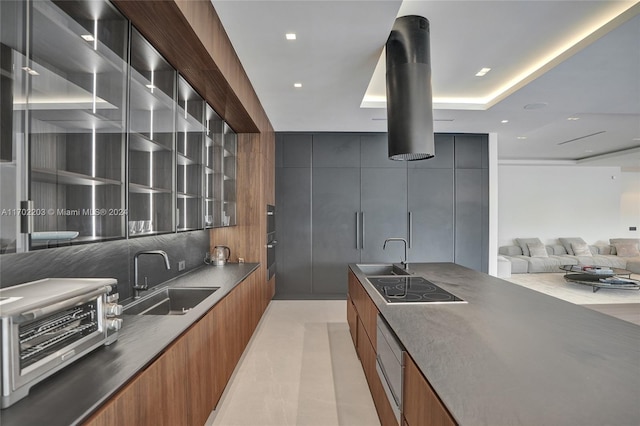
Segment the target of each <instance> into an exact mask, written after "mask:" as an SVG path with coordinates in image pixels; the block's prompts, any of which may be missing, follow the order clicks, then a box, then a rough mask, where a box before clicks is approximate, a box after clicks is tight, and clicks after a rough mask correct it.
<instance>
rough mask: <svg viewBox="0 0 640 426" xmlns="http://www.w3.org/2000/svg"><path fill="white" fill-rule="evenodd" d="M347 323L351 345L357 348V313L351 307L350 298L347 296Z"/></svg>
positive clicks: (354, 308) (353, 307)
mask: <svg viewBox="0 0 640 426" xmlns="http://www.w3.org/2000/svg"><path fill="white" fill-rule="evenodd" d="M347 323H348V324H349V332H350V333H351V340H353V345H354V346H356V347H357V346H358V313H357V312H356V307H355V306H353V301H352V300H351V297H350V296H349V295H347Z"/></svg>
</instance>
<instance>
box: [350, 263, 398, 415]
mask: <svg viewBox="0 0 640 426" xmlns="http://www.w3.org/2000/svg"><path fill="white" fill-rule="evenodd" d="M348 283H349V294H348V297H347V321H348V323H349V331H350V332H351V338H352V339H353V341H354V345H355V347H356V352H357V353H358V356H359V357H360V362H361V363H362V369H363V370H364V375H365V377H366V378H367V383H368V384H369V390H370V391H371V396H372V397H373V402H374V404H375V406H376V411H377V413H378V417H379V419H380V422H381V423H382V425H383V426H387V425H388V426H398V422H397V420H396V418H395V416H394V413H393V410H392V408H391V405H390V403H389V400H388V399H387V395H386V394H385V392H384V388H383V387H382V383H381V382H380V377H379V376H378V372H377V371H376V344H377V343H376V340H377V339H376V336H377V332H376V321H377V315H378V308H376V305H375V304H374V303H373V301H372V300H371V298H369V295H368V294H367V292H366V290H365V289H364V288H363V287H362V285H361V284H360V281H358V278H356V276H355V275H354V273H353V272H351V271H349V279H348Z"/></svg>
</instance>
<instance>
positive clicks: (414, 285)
mask: <svg viewBox="0 0 640 426" xmlns="http://www.w3.org/2000/svg"><path fill="white" fill-rule="evenodd" d="M368 280H369V282H371V284H373V286H374V287H375V288H376V290H378V293H380V294H381V295H382V297H384V299H385V300H386V301H387V302H389V303H466V302H465V301H464V300H462V299H460V298H459V297H457V296H455V295H453V294H451V293H449V292H448V291H447V290H444V289H443V288H441V287H438V286H437V285H435V284H434V283H432V282H431V281H427V280H425V279H424V278H422V277H405V276H389V277H369V278H368Z"/></svg>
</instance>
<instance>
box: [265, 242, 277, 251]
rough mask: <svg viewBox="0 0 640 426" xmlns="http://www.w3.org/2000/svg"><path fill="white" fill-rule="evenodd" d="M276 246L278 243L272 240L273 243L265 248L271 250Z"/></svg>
mask: <svg viewBox="0 0 640 426" xmlns="http://www.w3.org/2000/svg"><path fill="white" fill-rule="evenodd" d="M277 245H278V241H277V240H273V241H271V242H270V243H269V244H267V248H268V249H272V248H274V247H275V246H277Z"/></svg>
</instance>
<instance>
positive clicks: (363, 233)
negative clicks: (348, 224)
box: [362, 212, 365, 250]
mask: <svg viewBox="0 0 640 426" xmlns="http://www.w3.org/2000/svg"><path fill="white" fill-rule="evenodd" d="M364 235H365V232H364V212H362V249H363V250H364Z"/></svg>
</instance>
